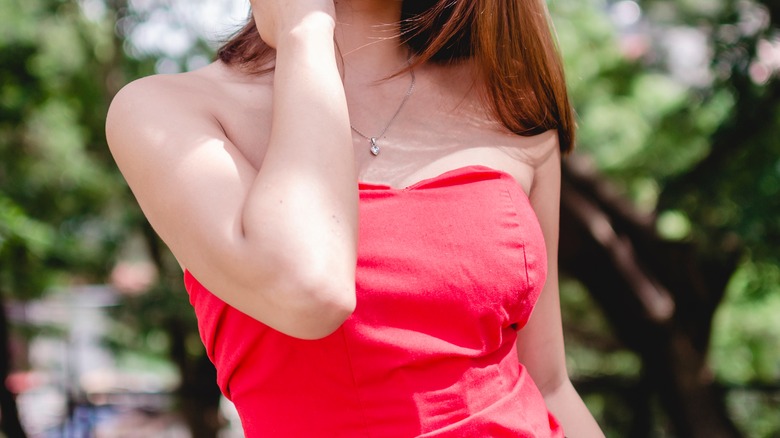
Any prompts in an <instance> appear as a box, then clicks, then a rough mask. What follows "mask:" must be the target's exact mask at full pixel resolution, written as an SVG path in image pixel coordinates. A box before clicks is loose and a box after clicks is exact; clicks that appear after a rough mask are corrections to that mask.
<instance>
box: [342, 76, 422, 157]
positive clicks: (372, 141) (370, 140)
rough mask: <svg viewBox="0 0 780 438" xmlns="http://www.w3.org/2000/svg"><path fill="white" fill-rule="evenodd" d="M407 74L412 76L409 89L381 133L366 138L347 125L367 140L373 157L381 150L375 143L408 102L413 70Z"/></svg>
mask: <svg viewBox="0 0 780 438" xmlns="http://www.w3.org/2000/svg"><path fill="white" fill-rule="evenodd" d="M409 73H410V74H411V76H412V82H411V83H410V84H409V89H408V90H406V94H405V95H404V98H403V100H401V104H400V105H398V109H397V110H395V114H393V117H390V121H388V122H387V124H386V125H385V128H384V129H383V130H382V132H380V133H379V134H378V135H375V136H368V135H366V134H363V133H362V132H360V130H359V129H357V128H355V127H354V126H353V125H352V124H351V123H350V124H349V127H350V128H352V130H353V131H355V132H356V133H357V134H358V135H359V136H361V137H363V138H365V139H366V140H368V145H369V146H370V148H369V151H371V154H372V155H374V156H375V157H376V156H377V155H379V152H381V149H379V145H378V144H377V141H379V139H380V138H382V136H383V135H385V132H387V129H388V128H389V127H390V125H392V124H393V121H394V120H395V118H396V117H398V114H399V113H400V112H401V109H403V107H404V105H405V104H406V101H407V100H409V96H411V95H412V92H413V91H414V83H415V82H416V78H415V76H414V69H410V70H409Z"/></svg>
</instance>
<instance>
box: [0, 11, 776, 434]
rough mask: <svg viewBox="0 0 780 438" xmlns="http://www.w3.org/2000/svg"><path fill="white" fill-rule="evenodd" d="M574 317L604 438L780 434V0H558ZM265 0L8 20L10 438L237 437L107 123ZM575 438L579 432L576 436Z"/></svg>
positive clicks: (578, 381)
mask: <svg viewBox="0 0 780 438" xmlns="http://www.w3.org/2000/svg"><path fill="white" fill-rule="evenodd" d="M548 4H549V7H550V9H551V11H552V14H553V17H554V21H555V29H556V32H557V34H558V37H559V39H560V46H561V50H562V51H563V54H564V58H565V62H566V69H567V74H568V80H569V85H570V89H571V93H572V96H573V99H574V103H575V106H576V108H577V113H578V123H579V128H580V129H579V138H578V142H577V144H578V146H577V152H576V153H575V154H573V155H571V156H569V157H567V158H566V160H565V163H564V185H563V195H562V206H563V208H562V210H563V211H562V222H561V232H562V238H561V267H562V271H563V275H564V278H563V281H562V290H561V294H562V301H563V306H564V319H565V330H566V339H567V359H568V364H569V369H570V372H571V375H572V378H573V380H574V382H575V385H576V386H577V387H578V389H579V390H580V392H581V394H582V395H583V397H584V398H585V400H586V402H587V404H588V406H589V407H590V409H591V410H592V411H593V413H594V414H595V416H596V417H597V419H598V420H599V421H600V423H601V424H602V426H603V428H604V430H605V432H606V434H607V436H608V437H640V438H641V437H707V438H712V437H757V438H758V437H780V318H779V317H778V315H780V267H778V259H780V130H779V129H778V128H780V82H778V78H777V75H778V69H780V33H779V32H778V26H779V25H780V2H778V1H775V0H676V1H672V0H634V1H632V0H621V1H611V0H550V1H548ZM247 10H248V5H247V2H246V0H236V1H228V0H224V1H206V0H5V1H2V2H0V300H2V306H0V310H2V311H0V382H4V383H5V384H4V385H0V426H1V427H0V430H2V432H0V435H5V436H7V437H11V438H16V437H23V436H25V435H27V436H32V437H65V436H69V437H70V436H72V437H82V436H85V437H86V436H98V437H120V436H121V437H133V436H155V437H157V436H161V437H189V436H192V437H215V436H222V437H234V436H235V437H239V436H241V434H240V427H239V426H238V425H237V419H236V416H235V412H234V410H233V409H231V406H230V404H229V403H228V402H226V401H225V400H223V399H221V398H220V394H219V391H218V390H217V388H216V385H215V384H214V381H215V372H214V369H213V367H212V366H211V365H210V363H209V361H208V359H207V358H206V357H205V355H204V352H203V348H202V347H201V345H200V341H199V338H198V335H197V328H196V325H195V321H194V318H193V315H192V311H191V308H190V307H189V304H188V302H187V296H186V293H185V291H184V290H183V287H182V281H181V272H180V271H179V268H178V266H177V264H176V263H175V262H174V261H173V260H172V258H171V257H170V255H169V254H168V252H167V250H166V249H165V247H164V245H162V244H161V243H160V241H159V240H158V239H157V238H156V236H155V235H154V233H153V231H152V230H151V229H150V227H149V226H148V224H147V223H146V222H145V221H144V218H143V216H142V215H141V213H140V212H139V210H138V208H137V206H136V205H135V203H134V200H133V198H132V195H131V194H130V193H129V191H128V189H127V188H126V186H125V184H124V182H123V180H122V178H121V176H120V175H119V174H118V172H117V170H116V168H115V166H114V165H113V162H112V160H111V157H110V155H109V153H108V150H107V147H106V144H105V137H104V134H103V125H104V121H105V114H106V109H107V106H108V104H109V102H110V101H111V98H112V96H113V95H114V94H115V93H116V92H117V90H119V89H120V88H121V87H122V86H123V85H124V84H126V83H127V82H129V81H131V80H133V79H135V78H138V77H141V76H145V75H149V74H154V73H163V74H164V73H175V72H179V71H183V70H189V69H195V68H198V67H200V66H203V65H205V64H207V63H208V62H210V60H211V59H212V57H213V52H214V48H215V47H216V46H217V45H218V44H219V42H220V41H222V40H224V39H225V38H226V37H227V36H229V35H230V34H231V33H232V32H233V31H234V30H236V29H237V28H238V27H239V26H240V24H241V23H242V22H243V20H244V19H245V18H246V16H247ZM572 435H573V436H576V432H574V431H573V432H572Z"/></svg>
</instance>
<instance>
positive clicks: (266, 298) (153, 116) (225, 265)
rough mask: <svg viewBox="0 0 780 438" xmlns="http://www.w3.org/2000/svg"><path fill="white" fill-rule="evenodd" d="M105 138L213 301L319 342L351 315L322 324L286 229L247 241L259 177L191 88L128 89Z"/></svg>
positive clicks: (154, 85)
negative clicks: (249, 210) (249, 205)
mask: <svg viewBox="0 0 780 438" xmlns="http://www.w3.org/2000/svg"><path fill="white" fill-rule="evenodd" d="M106 134H107V138H108V143H109V146H110V149H111V152H112V154H113V156H114V158H115V160H116V162H117V165H118V166H119V169H120V171H121V172H122V174H123V175H124V177H125V179H126V180H127V182H128V185H129V186H130V188H131V190H132V192H133V194H134V195H135V197H136V198H137V200H138V203H139V205H140V206H141V208H142V210H143V212H144V214H145V215H146V217H147V219H148V220H149V222H150V223H151V224H152V226H153V227H154V229H155V230H156V232H157V233H158V234H159V235H160V237H161V238H162V239H163V241H164V242H165V243H166V244H167V245H168V246H169V247H170V248H171V250H172V252H173V253H174V255H175V256H176V258H177V259H178V260H179V262H180V263H181V264H182V266H184V267H186V268H187V269H188V270H190V271H191V272H193V274H194V275H195V276H196V277H197V278H198V280H199V281H201V282H202V283H203V284H204V285H205V286H206V287H207V288H208V289H209V290H211V291H212V292H213V293H214V294H215V295H217V296H219V297H220V298H221V299H223V300H224V301H226V302H227V303H228V304H230V305H232V306H233V307H236V308H237V309H239V310H241V311H242V312H244V313H247V314H248V315H250V316H252V317H254V318H255V319H258V320H260V321H262V322H264V323H266V324H268V325H269V326H271V327H274V328H276V329H278V330H280V331H282V332H285V333H288V334H290V335H292V336H298V337H319V336H324V335H325V334H327V333H329V332H330V331H332V330H333V329H335V327H336V326H337V325H340V323H341V322H340V321H341V320H343V317H345V316H344V314H345V312H346V314H348V313H349V312H350V311H349V310H348V309H347V310H346V311H340V310H339V311H335V310H334V311H333V312H331V313H333V315H334V318H332V319H333V321H332V323H328V321H329V318H328V316H330V313H329V310H331V308H330V307H328V306H329V305H330V304H333V303H328V302H318V300H317V298H318V297H316V296H314V297H312V296H309V295H307V293H308V292H310V291H313V290H317V289H325V288H324V287H321V286H322V285H321V284H306V281H308V280H309V278H307V277H306V274H305V273H303V274H301V275H297V274H298V273H297V272H296V269H304V268H305V266H303V264H301V263H298V261H297V260H296V259H295V257H296V256H297V257H301V258H304V257H305V254H301V251H298V249H299V248H300V245H301V244H300V243H296V242H291V241H289V239H287V240H288V241H283V239H282V237H279V236H282V235H283V234H284V233H275V232H272V231H270V230H273V229H274V228H273V226H268V227H266V226H265V225H266V224H263V223H253V224H252V226H253V229H259V230H265V229H268V230H269V231H268V232H266V233H265V234H263V233H256V232H255V233H254V234H253V236H252V238H251V239H248V238H247V230H246V229H245V228H246V226H245V222H244V220H243V219H244V217H243V212H244V209H245V208H246V205H247V201H248V199H249V198H250V197H251V196H255V198H256V197H257V193H258V192H259V191H260V192H261V191H262V187H257V183H256V180H257V173H258V172H257V170H256V169H255V168H254V167H253V166H252V165H251V164H250V163H249V161H248V160H247V159H246V158H245V157H244V155H243V154H242V153H241V152H240V151H239V150H238V149H237V148H236V146H235V145H234V144H232V143H231V141H230V140H229V139H228V138H227V137H226V135H225V134H224V132H223V130H222V128H221V126H220V124H219V123H218V122H217V121H216V120H215V119H214V117H213V116H212V114H211V113H210V112H209V111H208V110H207V109H205V108H204V105H203V104H202V103H201V102H199V101H198V100H197V98H193V97H192V90H189V89H187V88H186V87H184V86H182V85H179V84H177V83H176V82H175V81H171V80H168V79H166V78H165V77H150V78H145V79H142V80H139V81H136V82H134V83H131V84H130V85H128V86H126V87H125V88H124V89H123V90H122V91H120V93H119V94H118V95H117V96H116V97H115V99H114V101H113V102H112V105H111V108H110V110H109V114H108V119H107V123H106ZM257 135H258V136H262V135H265V136H267V135H268V133H267V132H266V133H263V132H258V133H257ZM250 192H251V193H254V195H250ZM306 201H308V200H306V199H304V200H302V201H301V202H306ZM279 202H281V199H280V201H279ZM312 203H313V201H312ZM261 220H262V218H261ZM269 220H271V218H269ZM254 222H258V220H257V218H255V219H254ZM273 225H274V226H277V225H278V221H276V223H274V224H273ZM298 225H300V224H290V225H289V227H291V228H292V227H295V226H298ZM292 232H295V230H292ZM296 245H298V246H296ZM296 253H297V255H296ZM353 281H354V280H353ZM310 283H314V282H310ZM330 298H331V297H326V299H325V300H324V301H327V300H328V299H330ZM339 304H340V303H339ZM318 306H319V307H318ZM331 307H332V306H331ZM334 309H335V308H334ZM337 314H338V315H337ZM315 315H316V316H315ZM335 315H337V316H335ZM302 319H303V320H305V321H301V320H302Z"/></svg>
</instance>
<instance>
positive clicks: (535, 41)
mask: <svg viewBox="0 0 780 438" xmlns="http://www.w3.org/2000/svg"><path fill="white" fill-rule="evenodd" d="M401 18H402V20H401V34H402V36H403V39H404V41H405V42H406V44H408V45H409V47H410V48H411V49H412V51H413V52H414V53H415V55H416V56H415V58H414V62H413V64H412V65H411V66H410V67H409V68H414V67H415V66H418V65H420V64H422V63H425V62H427V61H433V62H453V61H458V60H461V59H471V60H473V63H474V65H475V67H476V69H477V74H478V75H479V79H480V80H481V82H482V84H483V85H484V87H483V89H484V95H485V96H484V97H485V98H486V100H487V102H488V103H489V105H490V107H491V109H492V111H493V114H494V116H495V117H496V119H497V120H499V121H500V122H501V123H503V124H504V126H506V127H507V128H508V129H509V130H511V131H512V132H514V133H516V134H519V135H524V136H528V135H535V134H540V133H542V132H544V131H547V130H550V129H556V130H557V131H558V140H559V142H560V146H561V150H562V151H563V152H568V151H570V150H571V149H572V147H573V145H574V131H575V121H574V113H573V110H572V107H571V105H570V103H569V97H568V93H567V90H566V81H565V79H564V73H563V63H562V61H561V58H560V55H559V53H558V50H557V47H556V43H555V39H554V38H553V35H552V32H551V22H550V18H549V14H548V12H547V8H546V6H545V4H544V0H462V1H457V0H404V1H403V6H402V16H401ZM217 55H218V57H219V59H220V60H222V61H223V62H225V63H227V64H233V65H238V66H240V67H241V68H243V69H244V70H245V71H247V72H250V73H262V72H265V71H268V70H270V69H271V68H273V67H270V68H269V67H267V66H268V64H269V62H270V61H271V60H272V59H273V56H274V51H273V49H271V48H270V47H268V45H266V44H265V43H263V41H262V40H261V39H260V36H259V34H258V32H257V27H256V26H255V22H254V20H252V19H250V20H249V22H248V23H247V24H246V26H244V28H242V29H241V30H240V31H239V32H238V33H237V34H236V35H235V36H234V37H233V38H231V39H230V40H229V41H227V43H225V44H224V45H223V46H222V47H221V48H220V49H219V51H218V53H217Z"/></svg>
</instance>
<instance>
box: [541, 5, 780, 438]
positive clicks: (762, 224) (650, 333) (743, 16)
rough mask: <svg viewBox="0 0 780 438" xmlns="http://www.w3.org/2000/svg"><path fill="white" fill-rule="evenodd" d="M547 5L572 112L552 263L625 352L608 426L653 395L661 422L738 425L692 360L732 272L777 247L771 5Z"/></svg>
mask: <svg viewBox="0 0 780 438" xmlns="http://www.w3.org/2000/svg"><path fill="white" fill-rule="evenodd" d="M588 3H589V4H588ZM555 6H556V10H557V12H558V18H559V20H558V21H557V27H558V29H559V32H560V34H561V41H562V46H563V51H564V53H567V54H569V57H568V58H567V61H568V63H569V65H568V67H569V68H568V71H569V72H570V74H573V79H572V81H571V83H572V85H573V94H574V98H575V102H576V106H577V108H578V111H579V115H580V123H581V126H582V129H581V132H580V134H581V135H580V147H581V154H582V155H579V156H577V155H575V156H573V157H570V158H569V159H568V160H567V161H566V163H565V168H564V185H563V194H562V203H563V205H562V226H561V245H562V247H561V267H562V270H563V271H564V272H566V273H568V274H569V275H572V276H574V277H576V278H577V279H578V280H579V281H581V282H582V283H583V284H584V285H585V286H586V287H587V288H588V290H589V291H590V293H591V294H592V296H593V297H594V299H595V301H596V302H597V303H598V304H599V306H600V308H601V309H602V310H603V312H604V315H605V316H606V318H607V320H608V321H609V323H610V325H611V326H612V328H613V332H614V333H615V335H616V336H617V337H618V338H619V339H620V341H622V343H623V344H624V345H626V346H627V347H628V348H630V349H631V350H633V351H634V352H636V353H637V355H638V357H639V358H640V359H641V363H642V365H641V370H640V374H639V376H638V381H636V382H635V383H634V384H633V386H632V391H630V394H629V395H628V396H627V397H626V398H627V399H628V400H627V401H628V402H629V405H630V406H632V411H633V412H632V415H633V416H634V419H633V423H632V424H631V425H629V426H628V429H627V430H623V431H622V434H621V435H626V436H632V437H641V436H655V435H654V433H656V432H655V430H657V427H655V426H654V421H653V408H652V406H653V404H652V400H653V399H654V398H656V397H657V398H658V399H659V400H660V403H661V405H662V406H663V408H664V411H665V414H666V416H667V417H668V418H669V420H670V422H671V423H672V425H673V429H674V430H675V432H676V434H677V435H680V436H690V437H721V436H722V437H732V436H740V432H739V431H738V430H737V428H736V427H735V425H734V423H733V421H732V419H731V418H730V416H729V414H728V411H727V409H726V404H725V401H724V391H723V388H722V386H721V385H720V384H719V383H718V382H717V381H716V380H715V379H714V376H713V373H712V371H711V370H710V368H709V366H708V361H707V359H708V352H709V346H710V339H711V333H712V323H713V318H714V316H715V313H716V310H717V309H718V308H719V306H720V304H721V302H722V300H723V298H724V295H725V293H726V290H727V286H728V284H729V281H730V280H731V278H732V276H733V275H734V274H735V272H737V270H738V269H739V268H740V266H754V265H756V264H758V265H760V264H762V263H763V264H774V263H776V262H777V259H778V255H780V253H778V250H777V247H776V246H774V245H773V244H772V243H773V242H776V241H777V236H778V232H780V222H778V219H777V218H778V213H780V197H778V196H777V194H778V191H780V161H778V156H780V142H778V141H777V137H776V134H774V133H776V132H777V130H778V113H777V112H778V105H780V99H778V97H780V96H778V92H780V88H779V87H780V85H779V84H778V82H777V80H776V79H775V76H776V70H777V68H778V59H780V58H778V57H777V53H778V47H780V42H779V41H778V33H777V32H778V30H777V27H776V23H777V21H776V19H775V18H776V17H775V16H773V15H772V14H770V13H769V11H772V8H771V7H772V6H774V8H775V9H776V8H777V5H773V4H769V2H766V4H763V5H762V3H761V2H750V1H739V2H730V1H719V2H713V1H696V0H690V1H683V2H671V1H660V0H655V1H643V2H633V1H619V2H610V3H608V4H604V3H602V2H584V3H583V2H567V1H562V0H561V1H558V2H555ZM604 12H606V13H604ZM609 16H611V18H612V22H613V23H614V24H617V27H615V26H609V25H608V23H605V21H606V19H607V17H609ZM575 20H579V21H575ZM583 22H584V23H590V24H588V25H582V24H581V23H583ZM584 156H587V157H588V159H585V158H584ZM764 288H765V289H766V285H765V287H764ZM767 323H768V322H767ZM776 339H777V338H775V340H776ZM773 373H774V376H773V378H774V379H775V380H777V379H778V377H780V373H778V370H777V369H775V370H773ZM657 422H658V419H657V418H656V420H655V423H657ZM775 432H777V430H776V431H775Z"/></svg>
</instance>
